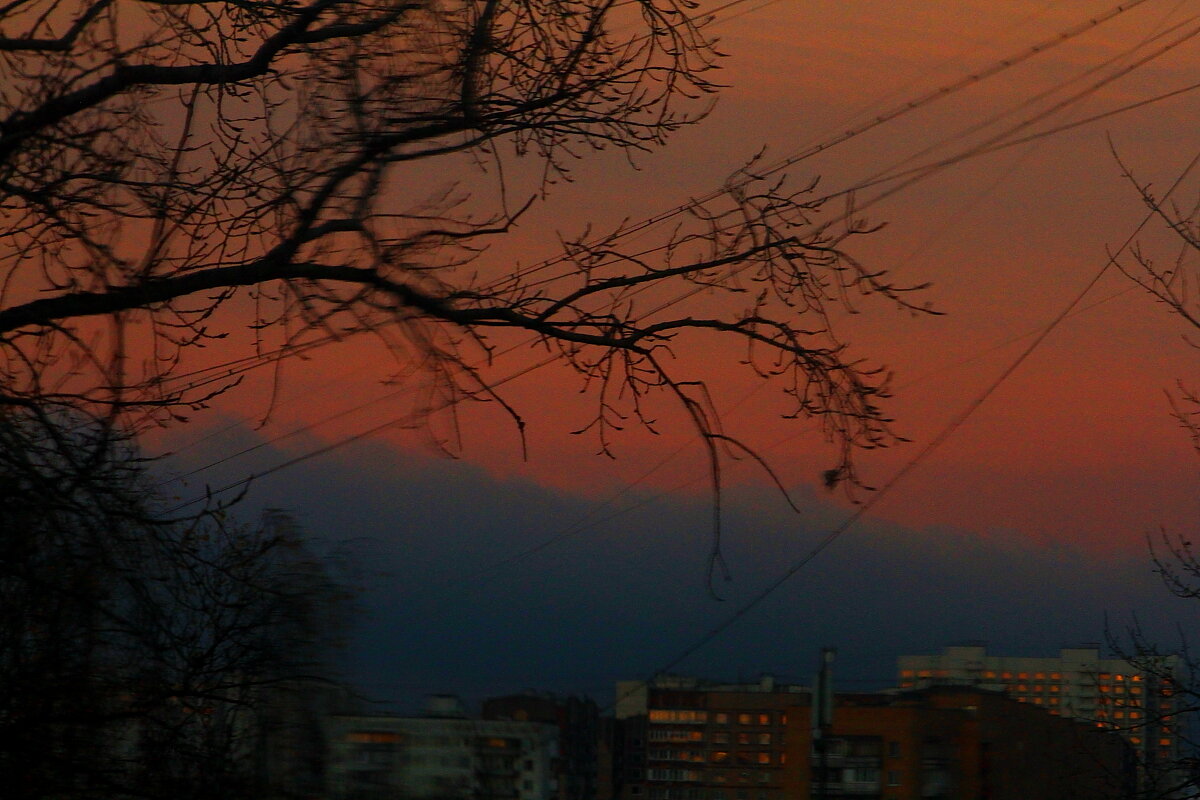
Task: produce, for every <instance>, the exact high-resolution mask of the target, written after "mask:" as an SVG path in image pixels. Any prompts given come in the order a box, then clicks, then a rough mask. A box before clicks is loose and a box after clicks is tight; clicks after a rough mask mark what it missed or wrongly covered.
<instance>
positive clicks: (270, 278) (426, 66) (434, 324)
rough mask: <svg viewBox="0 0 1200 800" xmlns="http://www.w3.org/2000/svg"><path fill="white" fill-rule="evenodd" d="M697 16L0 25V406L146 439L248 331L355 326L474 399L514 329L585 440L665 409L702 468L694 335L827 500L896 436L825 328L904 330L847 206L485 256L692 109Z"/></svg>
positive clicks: (746, 190) (223, 15)
mask: <svg viewBox="0 0 1200 800" xmlns="http://www.w3.org/2000/svg"><path fill="white" fill-rule="evenodd" d="M703 23H704V20H703V19H698V18H697V17H696V16H694V9H693V7H692V4H691V3H689V2H686V0H621V1H620V2H614V0H450V1H448V2H440V0H432V1H430V2H425V1H424V0H420V1H418V2H411V1H409V0H398V1H393V0H315V1H313V2H294V1H292V0H284V1H283V2H267V1H263V2H259V1H258V0H253V1H251V2H241V1H240V0H195V2H193V1H192V0H147V2H140V3H136V4H135V3H128V2H122V1H121V0H96V1H95V2H66V1H65V0H12V2H9V3H7V4H5V5H4V6H3V7H0V31H3V35H2V36H0V70H2V74H3V80H2V81H0V217H2V219H3V226H2V228H0V270H2V275H0V279H2V282H0V399H2V400H3V401H4V402H5V403H8V404H15V405H27V404H47V403H49V404H62V405H67V406H70V407H73V408H86V410H87V411H88V412H89V413H97V410H100V412H101V413H103V412H104V410H112V411H114V412H121V413H124V414H126V415H127V416H129V415H133V414H134V413H135V412H136V414H139V415H142V416H140V417H137V418H138V419H139V420H144V419H145V418H146V417H145V415H146V414H149V415H150V417H156V418H157V419H159V420H162V419H165V418H167V417H169V416H170V414H171V413H173V411H176V410H179V409H186V408H187V407H189V406H192V407H196V406H199V405H203V403H204V402H205V400H206V399H207V397H208V394H207V393H209V392H211V391H212V387H208V388H205V389H201V390H196V389H188V388H183V389H180V388H179V384H171V383H169V382H168V381H167V379H168V378H169V377H170V376H171V375H172V374H175V373H177V372H178V371H179V370H180V365H181V364H185V363H187V356H188V354H189V352H192V351H193V349H194V348H196V347H197V346H199V345H203V344H204V343H206V342H207V341H208V340H210V339H212V338H214V337H220V336H222V335H223V334H225V333H226V332H228V331H230V330H233V329H238V328H240V329H243V330H244V329H245V328H246V327H247V326H251V327H253V329H254V330H255V331H257V336H258V341H259V347H260V348H261V350H263V351H278V348H287V347H289V346H294V345H301V344H304V343H310V342H313V341H316V340H318V339H320V338H322V337H335V338H340V337H343V336H347V335H350V334H353V333H357V332H362V331H370V332H373V333H375V334H377V335H379V336H380V337H381V338H383V337H385V338H386V341H387V343H388V345H389V346H390V347H391V348H393V350H395V351H397V355H398V357H399V358H400V360H401V361H402V362H403V363H406V364H409V365H412V366H414V367H419V368H420V369H423V370H425V372H426V373H427V374H428V375H430V376H433V377H434V378H435V379H436V382H437V386H439V387H440V388H441V390H443V391H445V392H447V393H448V394H449V395H452V396H456V397H461V396H470V397H488V396H492V395H493V394H494V392H493V387H490V386H489V385H488V383H487V379H486V378H485V377H483V376H481V374H480V372H479V368H480V366H481V365H482V364H485V363H486V362H487V360H488V358H489V356H490V355H491V353H492V352H493V350H494V348H495V347H496V346H497V345H496V343H497V341H499V339H498V338H497V337H498V336H500V335H501V332H502V331H504V330H516V331H520V332H523V334H524V335H526V336H529V337H531V339H532V341H531V346H535V347H540V348H542V349H543V350H545V349H548V350H549V352H551V353H555V354H557V356H558V358H559V359H560V361H561V362H562V363H564V364H567V365H569V366H570V367H572V368H573V369H575V370H576V371H577V372H578V373H579V374H580V375H581V376H583V377H584V379H585V381H586V382H587V385H588V387H589V388H590V390H591V391H592V393H593V396H594V397H595V398H596V399H597V412H596V416H595V419H594V420H593V421H592V422H591V426H592V427H594V428H595V429H597V430H598V431H599V433H600V436H601V439H602V441H604V442H606V441H607V439H606V438H605V437H606V436H607V432H608V431H609V430H610V429H611V428H612V427H613V426H615V425H619V424H620V422H621V420H624V419H627V418H629V417H631V416H632V417H640V418H641V419H642V421H645V417H644V416H643V414H642V409H643V407H642V405H641V404H642V402H643V400H644V398H645V397H646V396H647V395H648V394H653V393H655V392H662V393H664V394H665V395H666V396H668V397H671V396H673V397H674V398H675V400H676V401H677V402H680V403H682V405H683V407H684V408H685V409H686V410H687V412H688V413H689V414H690V415H691V418H692V419H693V421H694V422H695V424H696V425H697V426H699V428H700V430H701V432H702V433H704V434H706V436H707V437H708V439H707V440H708V442H709V443H710V445H711V446H713V447H715V446H716V445H717V444H719V443H721V442H726V441H727V440H726V439H725V437H724V435H723V434H722V433H721V430H720V425H719V421H718V420H717V419H716V417H715V415H714V414H713V412H712V409H711V408H710V407H709V406H708V402H707V400H706V397H705V393H704V391H703V387H702V385H701V384H698V383H697V382H696V376H693V375H689V374H677V371H678V367H677V362H676V361H675V360H674V356H675V353H674V351H673V350H672V347H673V346H674V347H677V348H678V347H690V348H695V347H703V346H704V345H703V344H702V342H703V338H691V337H689V336H687V334H689V333H694V334H696V335H697V337H723V338H727V339H728V338H732V339H734V340H736V341H740V342H741V343H742V344H744V345H745V348H746V350H747V356H746V363H747V365H748V367H749V368H750V369H752V370H754V371H756V372H757V373H758V374H759V375H760V376H761V377H763V378H764V379H767V378H771V379H774V380H777V381H778V383H779V385H780V386H781V387H782V390H783V391H785V392H787V393H788V394H789V395H790V396H791V397H792V398H793V399H794V403H795V408H794V411H795V413H796V414H798V415H801V416H816V417H820V418H822V419H824V420H825V422H826V423H827V426H828V427H827V430H828V431H829V433H830V436H831V437H832V438H833V439H834V440H835V441H836V442H837V443H838V444H839V445H840V446H841V447H842V453H843V457H842V461H841V463H839V464H837V465H836V470H835V472H834V473H833V474H835V475H837V476H838V478H839V479H844V478H852V472H851V471H850V470H851V462H850V453H851V452H852V450H853V448H854V447H856V446H868V447H874V446H880V445H885V444H887V443H888V442H889V440H890V439H891V434H890V432H889V430H888V424H887V420H886V418H885V415H884V413H883V411H882V410H881V408H880V406H879V399H880V397H881V396H883V395H884V394H885V393H886V380H885V375H884V374H883V373H882V372H881V371H879V370H876V369H872V368H868V367H866V366H864V364H863V363H861V362H860V361H858V360H856V359H855V358H852V357H850V356H849V355H848V354H847V352H846V350H845V347H844V345H843V344H842V343H841V342H840V341H839V340H838V339H837V338H836V336H835V335H834V334H833V332H832V331H831V330H830V327H829V317H828V312H829V311H830V310H831V308H832V307H833V306H836V305H838V304H841V303H844V302H849V301H850V300H851V298H852V297H854V296H855V295H857V294H860V293H865V294H872V293H873V294H879V295H882V296H884V297H885V298H888V299H890V300H891V301H894V302H895V303H897V304H899V305H902V306H907V305H908V304H907V302H906V301H905V300H904V294H903V292H902V290H900V289H898V288H897V287H895V286H893V285H892V284H890V283H889V282H888V281H887V280H886V278H885V277H884V276H883V275H882V274H880V273H877V272H872V271H870V270H869V269H867V268H865V267H864V266H862V265H861V264H859V263H858V262H857V261H856V260H855V259H854V258H853V257H851V256H850V255H849V254H848V253H847V252H846V250H845V247H846V245H847V244H848V241H849V240H850V239H852V238H853V237H854V236H855V235H857V234H860V233H864V232H866V231H867V226H866V225H865V223H863V222H862V221H860V220H858V219H857V218H856V217H855V215H854V214H853V213H852V209H851V210H847V211H845V212H843V210H842V209H839V210H838V212H837V213H835V214H832V215H826V214H825V211H824V209H823V208H822V202H821V201H820V200H819V199H816V198H815V196H814V194H813V192H812V189H813V187H812V186H811V185H809V186H805V187H802V188H801V189H799V190H795V189H791V188H789V187H788V186H787V184H786V182H785V181H783V180H780V179H777V178H773V177H772V178H768V177H766V176H764V175H756V174H755V165H754V164H751V165H749V166H748V167H746V168H745V169H743V170H741V171H739V172H737V173H735V174H734V175H733V177H731V178H730V179H729V181H728V183H727V185H726V186H725V187H724V188H723V190H722V191H720V192H716V193H713V194H712V195H711V196H710V197H708V198H705V199H704V200H703V201H697V202H693V203H690V204H687V205H686V206H684V207H682V208H681V210H680V212H679V213H678V214H676V215H674V217H673V218H672V219H671V220H670V221H669V224H666V225H659V226H658V227H656V228H654V229H653V230H652V231H651V232H652V233H655V232H656V231H657V233H655V235H656V236H657V237H658V238H657V239H656V240H654V241H653V242H651V243H649V244H648V243H647V240H646V239H645V238H641V239H639V240H638V241H637V242H632V241H630V240H628V237H627V236H626V234H627V233H628V232H629V230H630V229H631V228H633V227H635V226H631V225H627V226H625V227H624V228H622V229H619V230H617V231H614V232H613V233H611V234H609V235H593V234H587V235H585V236H581V237H578V238H576V239H574V240H571V239H568V240H567V241H566V242H565V246H564V247H563V252H562V255H561V256H560V257H559V258H556V259H553V260H551V261H549V262H546V263H543V264H540V265H534V266H533V267H526V268H523V269H520V268H517V267H515V266H511V265H506V264H504V263H495V262H494V261H492V260H491V259H490V255H489V252H488V243H489V241H492V240H494V239H495V237H497V236H500V235H502V234H504V233H505V232H507V231H510V230H512V228H513V226H514V225H517V224H519V223H520V220H521V216H522V213H523V212H524V211H525V210H526V209H528V208H529V207H530V205H531V204H534V203H541V202H545V201H546V198H547V197H551V198H552V196H553V193H552V192H550V191H549V190H550V189H552V188H553V184H554V182H555V181H556V180H559V179H561V178H564V177H569V174H570V168H571V164H572V162H573V161H574V160H576V159H578V158H580V157H583V156H585V155H586V154H587V153H589V152H591V151H594V150H599V149H605V148H610V149H618V150H620V149H623V150H626V151H641V150H647V149H650V148H654V147H657V146H659V145H661V144H662V143H663V142H664V141H665V139H666V138H667V136H668V135H669V134H670V133H671V132H673V131H675V130H676V129H678V128H679V127H680V126H682V125H685V124H688V123H690V122H694V121H696V120H698V119H699V118H700V117H701V116H703V112H704V111H705V110H706V108H707V105H706V103H707V102H708V101H707V100H706V99H705V97H706V96H707V95H709V94H711V93H712V92H713V91H714V90H715V88H716V87H715V86H714V84H713V83H712V80H713V78H712V76H713V72H712V69H713V68H714V66H715V62H716V61H717V59H718V53H717V52H716V51H715V50H714V48H713V46H712V42H711V41H710V40H709V38H708V37H707V36H706V34H705V31H704V24H703ZM506 170H507V171H506ZM517 173H520V174H522V175H525V176H528V175H530V174H534V175H537V176H540V178H538V179H537V180H534V181H533V182H532V184H530V182H529V181H522V180H517V179H510V178H507V177H506V176H509V175H512V174H517ZM442 174H453V175H456V176H461V180H460V182H459V183H458V185H457V188H455V189H452V190H447V189H445V188H444V182H435V181H433V180H431V178H430V176H435V175H442ZM823 220H824V221H823ZM663 231H665V232H663ZM714 298H715V300H714ZM722 298H724V299H722ZM714 309H717V310H714ZM513 413H514V415H515V414H516V411H514V412H513ZM584 425H585V426H587V423H586V422H585V423H584Z"/></svg>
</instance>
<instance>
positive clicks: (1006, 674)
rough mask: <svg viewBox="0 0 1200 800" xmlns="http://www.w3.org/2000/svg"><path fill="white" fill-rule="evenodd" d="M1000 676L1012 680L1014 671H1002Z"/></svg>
mask: <svg viewBox="0 0 1200 800" xmlns="http://www.w3.org/2000/svg"><path fill="white" fill-rule="evenodd" d="M1000 677H1001V678H1003V679H1004V680H1006V681H1008V680H1012V673H1011V672H1002V673H1000Z"/></svg>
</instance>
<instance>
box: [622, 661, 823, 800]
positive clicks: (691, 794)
mask: <svg viewBox="0 0 1200 800" xmlns="http://www.w3.org/2000/svg"><path fill="white" fill-rule="evenodd" d="M617 692H618V703H617V708H618V717H619V719H618V720H617V725H618V726H619V733H618V737H619V739H620V740H621V745H620V747H619V748H617V747H615V748H614V750H615V754H614V777H613V782H614V791H615V795H616V796H617V797H619V798H622V800H784V795H783V772H784V769H785V767H786V759H787V756H786V742H785V733H784V732H785V730H786V728H787V724H788V709H789V708H790V707H792V706H794V705H796V704H797V702H798V700H799V698H801V697H803V698H804V702H805V703H807V702H808V701H807V697H808V695H807V689H806V688H805V687H798V686H785V685H777V684H776V683H775V682H774V681H773V680H772V679H771V678H769V677H766V678H764V679H762V680H761V681H759V682H758V683H753V684H715V683H706V682H703V681H698V680H695V679H687V678H666V679H661V680H659V681H657V682H656V683H655V684H654V685H652V686H650V687H645V686H644V685H639V684H633V683H625V684H618V688H617ZM638 701H640V702H638Z"/></svg>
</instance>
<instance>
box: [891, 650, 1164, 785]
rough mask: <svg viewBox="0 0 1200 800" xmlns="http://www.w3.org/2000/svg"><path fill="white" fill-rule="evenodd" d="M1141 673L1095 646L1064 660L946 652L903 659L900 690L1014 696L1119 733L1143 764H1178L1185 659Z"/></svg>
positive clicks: (1064, 655)
mask: <svg viewBox="0 0 1200 800" xmlns="http://www.w3.org/2000/svg"><path fill="white" fill-rule="evenodd" d="M1160 661H1161V668H1156V669H1154V670H1152V671H1151V672H1145V671H1142V670H1139V669H1138V668H1137V667H1135V666H1134V665H1133V664H1131V663H1130V662H1129V661H1126V660H1124V659H1119V658H1101V657H1100V650H1099V648H1098V647H1097V646H1095V645H1089V646H1084V647H1068V648H1063V649H1062V651H1061V652H1060V653H1059V655H1058V656H1057V657H1050V658H1027V657H1019V658H1013V657H1006V656H993V655H988V652H987V648H986V646H984V645H981V644H971V645H958V646H952V647H947V648H945V649H944V650H943V651H942V652H941V653H939V654H937V655H929V656H901V657H900V659H899V664H898V669H899V674H900V687H901V688H902V689H906V688H920V687H925V686H931V685H939V684H941V685H946V684H956V685H969V686H978V687H980V688H984V689H992V690H995V691H1000V692H1004V693H1006V694H1008V695H1009V696H1010V697H1012V698H1014V699H1015V700H1018V701H1020V702H1022V703H1029V704H1031V705H1035V706H1041V707H1042V708H1044V709H1046V711H1048V712H1049V713H1050V714H1052V715H1055V716H1063V717H1071V718H1074V719H1080V720H1085V721H1087V722H1089V723H1092V724H1094V725H1095V726H1097V727H1100V728H1106V729H1110V730H1117V731H1120V732H1121V734H1122V735H1123V736H1124V737H1125V738H1126V740H1127V741H1128V742H1129V743H1130V744H1131V745H1133V747H1134V749H1135V750H1136V751H1137V752H1138V753H1139V756H1140V758H1141V760H1142V762H1143V763H1146V764H1156V763H1157V764H1166V763H1172V762H1174V761H1175V760H1176V759H1177V757H1178V752H1177V751H1178V740H1179V737H1178V729H1177V720H1176V719H1175V710H1176V709H1175V705H1176V700H1175V697H1174V690H1175V686H1176V684H1177V681H1176V680H1175V679H1173V678H1172V677H1171V675H1173V674H1174V672H1175V670H1176V668H1177V666H1178V659H1177V657H1174V656H1166V657H1163V658H1162V659H1160Z"/></svg>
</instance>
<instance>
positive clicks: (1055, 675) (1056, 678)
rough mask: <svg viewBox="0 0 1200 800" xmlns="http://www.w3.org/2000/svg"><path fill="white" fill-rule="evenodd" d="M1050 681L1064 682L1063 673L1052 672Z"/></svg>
mask: <svg viewBox="0 0 1200 800" xmlns="http://www.w3.org/2000/svg"><path fill="white" fill-rule="evenodd" d="M1050 680H1052V681H1061V680H1062V673H1061V672H1051V673H1050Z"/></svg>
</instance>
